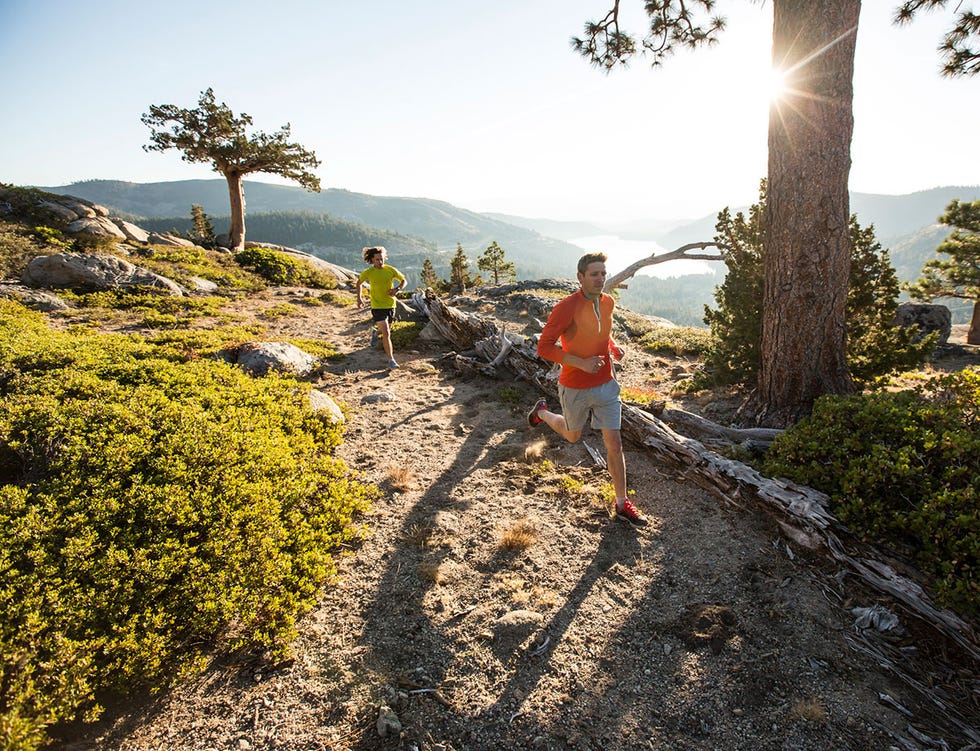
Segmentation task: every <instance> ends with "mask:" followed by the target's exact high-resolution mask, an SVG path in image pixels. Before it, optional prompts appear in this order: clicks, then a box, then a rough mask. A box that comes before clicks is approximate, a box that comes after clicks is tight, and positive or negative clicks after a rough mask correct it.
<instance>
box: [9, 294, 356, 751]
mask: <svg viewBox="0 0 980 751" xmlns="http://www.w3.org/2000/svg"><path fill="white" fill-rule="evenodd" d="M307 395H308V388H307V387H304V386H302V385H301V384H300V383H298V382H297V381H296V380H294V379H290V378H286V377H278V376H275V375H273V376H270V377H267V378H261V379H256V378H252V377H250V376H248V375H245V374H244V373H242V372H240V371H239V370H238V369H237V368H235V367H233V366H229V365H227V364H225V363H222V362H219V361H215V360H210V359H191V360H186V359H184V358H183V357H181V356H180V354H179V353H178V350H177V349H176V348H173V347H169V348H161V347H156V346H154V345H153V344H151V343H147V342H144V341H143V340H141V339H139V338H137V337H124V336H107V335H97V334H85V333H81V332H76V333H74V334H71V335H69V334H63V333H56V332H52V331H50V330H49V329H48V328H47V327H46V326H45V324H44V322H43V319H42V318H41V317H40V316H36V315H35V314H32V313H28V312H27V311H25V310H24V309H23V308H22V307H20V306H18V305H16V304H13V303H8V302H5V301H0V396H2V401H0V538H2V539H3V541H4V544H3V545H2V546H0V745H3V747H4V748H13V749H32V748H36V747H37V746H38V745H39V744H41V743H42V742H43V739H44V732H45V728H46V727H47V726H48V725H50V724H51V723H53V722H57V721H61V720H67V719H71V718H74V717H77V716H79V715H87V716H88V717H90V718H91V717H94V716H97V714H98V711H99V709H98V707H97V705H96V704H95V696H96V692H97V691H99V690H102V689H120V688H124V687H126V686H131V685H133V684H136V683H139V684H142V685H148V686H150V687H158V686H161V685H164V684H166V683H168V682H170V681H172V680H173V679H174V678H175V677H178V676H181V675H183V674H186V673H187V672H189V671H192V670H194V669H195V668H196V667H197V666H198V665H199V664H200V661H201V660H202V658H203V656H204V655H205V654H206V653H208V652H209V651H211V650H213V649H215V648H222V647H239V646H249V647H253V648H260V649H264V650H269V651H270V652H271V653H273V654H282V653H283V652H284V650H285V648H286V645H287V643H288V641H289V640H290V639H291V638H292V637H293V635H294V634H295V627H294V624H295V620H296V618H297V616H298V615H300V614H302V613H303V612H304V611H306V610H307V609H309V608H310V607H311V606H312V604H313V603H314V601H315V597H316V595H317V592H318V590H319V588H320V587H321V586H322V585H323V584H324V582H326V581H327V580H328V579H329V578H330V577H331V576H332V575H333V573H334V562H333V558H332V551H335V550H336V549H337V546H338V545H339V544H340V543H342V542H344V541H345V540H349V539H351V538H352V537H353V536H355V535H357V534H359V528H358V527H357V526H356V525H355V524H354V521H353V519H354V517H355V516H356V515H357V514H358V513H359V512H361V511H363V510H364V509H366V508H367V506H368V505H369V503H370V500H371V498H372V497H373V493H374V491H373V490H372V489H370V488H367V487H364V486H361V485H359V484H357V483H355V482H352V481H351V480H350V479H349V478H348V472H347V469H346V467H345V465H344V464H343V463H342V462H341V461H340V460H339V459H336V458H335V457H334V456H333V450H334V448H335V447H336V446H337V445H338V444H339V442H340V441H341V440H342V436H341V434H340V430H339V428H338V427H336V426H333V425H330V424H328V423H327V422H325V421H324V420H322V419H321V418H320V417H319V416H318V415H317V414H315V413H314V412H312V411H311V409H310V407H309V403H308V396H307Z"/></svg>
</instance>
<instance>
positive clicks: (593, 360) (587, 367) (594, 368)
mask: <svg viewBox="0 0 980 751" xmlns="http://www.w3.org/2000/svg"><path fill="white" fill-rule="evenodd" d="M572 358H574V360H572V361H571V362H569V360H571V359H572ZM562 362H563V363H564V364H567V365H571V366H572V367H574V368H578V369H579V370H584V371H585V372H586V373H598V372H599V371H600V370H602V366H603V365H605V364H606V358H605V357H603V356H602V355H593V356H592V357H575V356H574V355H565V359H564V360H562Z"/></svg>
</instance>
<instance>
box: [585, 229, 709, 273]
mask: <svg viewBox="0 0 980 751" xmlns="http://www.w3.org/2000/svg"><path fill="white" fill-rule="evenodd" d="M568 242H570V243H572V244H573V245H578V246H579V247H580V248H582V249H583V250H586V251H589V252H596V253H605V254H606V256H607V257H608V259H609V260H608V262H607V263H606V271H607V272H608V273H609V274H610V275H612V274H615V273H617V272H619V271H622V270H623V269H624V268H626V267H627V266H629V265H630V264H631V263H635V262H636V261H639V260H641V259H643V258H648V257H649V256H650V255H652V254H654V253H656V254H660V253H666V252H667V251H666V250H665V249H664V248H663V247H662V246H660V245H658V244H657V243H656V242H655V241H654V240H623V239H622V238H620V237H618V236H616V235H591V236H589V237H579V238H576V239H574V240H569V241H568ZM724 271H725V267H724V265H723V264H722V263H721V262H718V263H712V262H709V261H689V260H686V259H681V260H678V261H668V262H667V263H661V264H656V265H654V266H647V267H646V268H643V269H641V270H640V271H639V272H637V275H638V276H655V277H658V278H660V279H670V278H671V277H676V276H687V275H689V274H720V273H723V272H724Z"/></svg>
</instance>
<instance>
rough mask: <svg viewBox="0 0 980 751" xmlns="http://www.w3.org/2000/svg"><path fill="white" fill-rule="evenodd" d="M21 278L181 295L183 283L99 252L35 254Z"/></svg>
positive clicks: (41, 283) (47, 285)
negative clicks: (148, 289)
mask: <svg viewBox="0 0 980 751" xmlns="http://www.w3.org/2000/svg"><path fill="white" fill-rule="evenodd" d="M21 280H22V281H23V282H24V284H26V285H27V286H28V287H34V288H44V289H77V290H103V289H118V288H120V287H152V288H154V289H159V290H161V291H163V292H166V293H167V294H169V295H172V296H174V297H182V296H183V294H184V292H183V290H182V289H181V288H180V286H179V285H178V284H177V283H176V282H174V281H172V280H170V279H167V278H166V277H164V276H160V275H159V274H154V273H153V272H152V271H149V270H148V269H144V268H141V267H139V266H134V265H133V264H131V263H130V262H129V261H125V260H123V259H122V258H117V257H116V256H107V255H102V254H98V253H58V254H55V255H50V256H37V257H36V258H32V259H31V261H30V262H29V263H28V264H27V268H26V269H25V270H24V274H23V276H22V277H21Z"/></svg>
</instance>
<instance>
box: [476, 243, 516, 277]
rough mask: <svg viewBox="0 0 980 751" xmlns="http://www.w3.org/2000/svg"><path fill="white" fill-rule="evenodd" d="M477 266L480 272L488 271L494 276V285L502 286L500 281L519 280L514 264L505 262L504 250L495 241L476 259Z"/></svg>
mask: <svg viewBox="0 0 980 751" xmlns="http://www.w3.org/2000/svg"><path fill="white" fill-rule="evenodd" d="M476 265H477V267H478V268H479V269H480V271H487V272H490V273H491V274H493V283H494V285H497V284H500V279H501V277H503V279H504V281H510V280H512V279H516V278H517V269H516V268H515V267H514V264H513V263H510V262H509V261H505V260H504V249H503V248H501V247H500V246H499V245H497V241H496V240H494V241H493V242H492V243H490V245H488V246H487V249H486V250H484V251H483V253H481V254H480V257H479V258H477V259H476Z"/></svg>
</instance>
